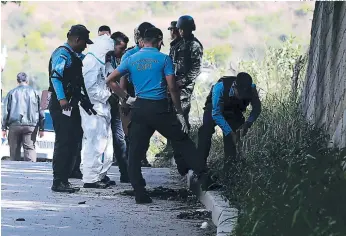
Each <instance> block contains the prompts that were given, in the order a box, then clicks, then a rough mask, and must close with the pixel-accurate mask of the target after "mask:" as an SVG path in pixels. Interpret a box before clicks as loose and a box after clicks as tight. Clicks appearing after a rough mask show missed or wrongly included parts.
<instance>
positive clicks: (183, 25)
mask: <svg viewBox="0 0 346 236" xmlns="http://www.w3.org/2000/svg"><path fill="white" fill-rule="evenodd" d="M177 28H178V29H182V30H191V31H194V30H196V25H195V21H194V20H193V18H192V16H188V15H185V16H181V17H179V19H178V22H177Z"/></svg>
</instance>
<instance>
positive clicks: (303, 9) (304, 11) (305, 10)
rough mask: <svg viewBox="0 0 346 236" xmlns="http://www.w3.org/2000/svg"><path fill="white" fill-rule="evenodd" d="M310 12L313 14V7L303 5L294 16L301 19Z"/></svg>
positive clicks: (307, 4)
mask: <svg viewBox="0 0 346 236" xmlns="http://www.w3.org/2000/svg"><path fill="white" fill-rule="evenodd" d="M309 12H313V6H312V5H311V4H309V3H303V4H302V5H301V6H300V7H299V8H298V9H297V10H295V11H294V14H295V15H296V16H299V17H304V16H306V15H307V14H308V13H309Z"/></svg>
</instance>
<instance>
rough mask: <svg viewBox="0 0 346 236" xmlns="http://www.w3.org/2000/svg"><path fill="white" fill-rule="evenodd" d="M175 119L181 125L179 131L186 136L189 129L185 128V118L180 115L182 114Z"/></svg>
mask: <svg viewBox="0 0 346 236" xmlns="http://www.w3.org/2000/svg"><path fill="white" fill-rule="evenodd" d="M177 118H178V120H179V122H180V124H181V130H182V131H183V132H184V133H185V134H187V133H188V132H189V128H188V126H187V123H186V120H185V117H184V116H183V115H182V114H177Z"/></svg>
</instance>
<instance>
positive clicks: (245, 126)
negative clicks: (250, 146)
mask: <svg viewBox="0 0 346 236" xmlns="http://www.w3.org/2000/svg"><path fill="white" fill-rule="evenodd" d="M250 127H251V123H250V122H245V123H244V124H243V125H242V127H241V136H242V137H244V136H245V135H246V134H247V132H248V131H249V128H250Z"/></svg>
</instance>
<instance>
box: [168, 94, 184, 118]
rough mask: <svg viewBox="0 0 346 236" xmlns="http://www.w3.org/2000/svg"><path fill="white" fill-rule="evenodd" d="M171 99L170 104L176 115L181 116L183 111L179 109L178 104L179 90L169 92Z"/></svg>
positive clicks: (179, 105) (179, 104)
mask: <svg viewBox="0 0 346 236" xmlns="http://www.w3.org/2000/svg"><path fill="white" fill-rule="evenodd" d="M169 92H170V95H171V98H172V102H173V105H174V107H175V109H176V111H177V113H178V114H183V109H182V108H181V102H180V92H179V90H173V91H169Z"/></svg>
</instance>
